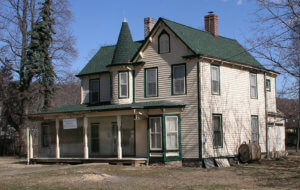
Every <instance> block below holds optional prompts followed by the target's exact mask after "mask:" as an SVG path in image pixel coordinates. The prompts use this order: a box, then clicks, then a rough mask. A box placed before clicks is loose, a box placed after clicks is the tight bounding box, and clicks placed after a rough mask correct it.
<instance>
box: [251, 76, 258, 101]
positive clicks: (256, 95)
mask: <svg viewBox="0 0 300 190" xmlns="http://www.w3.org/2000/svg"><path fill="white" fill-rule="evenodd" d="M252 76H254V77H255V84H254V86H252V84H251V77H252ZM252 87H255V96H252V94H251V89H252ZM257 90H258V88H257V74H255V73H250V97H251V98H252V99H257V98H258V92H257Z"/></svg>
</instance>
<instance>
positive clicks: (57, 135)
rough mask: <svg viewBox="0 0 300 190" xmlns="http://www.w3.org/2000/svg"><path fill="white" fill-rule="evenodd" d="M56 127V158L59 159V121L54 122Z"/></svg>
mask: <svg viewBox="0 0 300 190" xmlns="http://www.w3.org/2000/svg"><path fill="white" fill-rule="evenodd" d="M55 127H56V158H60V148H59V119H58V118H56V120H55Z"/></svg>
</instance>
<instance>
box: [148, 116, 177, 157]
mask: <svg viewBox="0 0 300 190" xmlns="http://www.w3.org/2000/svg"><path fill="white" fill-rule="evenodd" d="M167 117H177V134H178V135H177V143H178V144H177V148H176V149H167V144H166V143H167V138H166V137H167V130H166V118H167ZM151 118H160V121H161V143H162V144H161V145H162V148H161V149H152V148H151V129H150V119H151ZM147 139H148V140H147V141H148V146H147V147H148V148H147V150H148V159H150V160H154V159H157V158H156V157H151V156H150V154H151V153H158V154H159V153H161V154H162V155H163V161H165V162H167V161H175V160H181V159H182V147H181V117H180V114H164V115H150V116H149V117H148V124H147ZM168 153H178V156H167V154H168Z"/></svg>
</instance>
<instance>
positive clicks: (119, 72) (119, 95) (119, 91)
mask: <svg viewBox="0 0 300 190" xmlns="http://www.w3.org/2000/svg"><path fill="white" fill-rule="evenodd" d="M122 73H126V74H127V96H121V90H120V88H121V85H120V79H121V78H120V74H122ZM118 98H119V99H126V98H129V71H127V70H126V71H118Z"/></svg>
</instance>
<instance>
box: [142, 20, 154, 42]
mask: <svg viewBox="0 0 300 190" xmlns="http://www.w3.org/2000/svg"><path fill="white" fill-rule="evenodd" d="M155 23H156V19H155V18H151V17H147V18H144V32H145V38H146V37H147V36H148V34H149V33H150V31H151V30H152V28H153V26H154V25H155Z"/></svg>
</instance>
